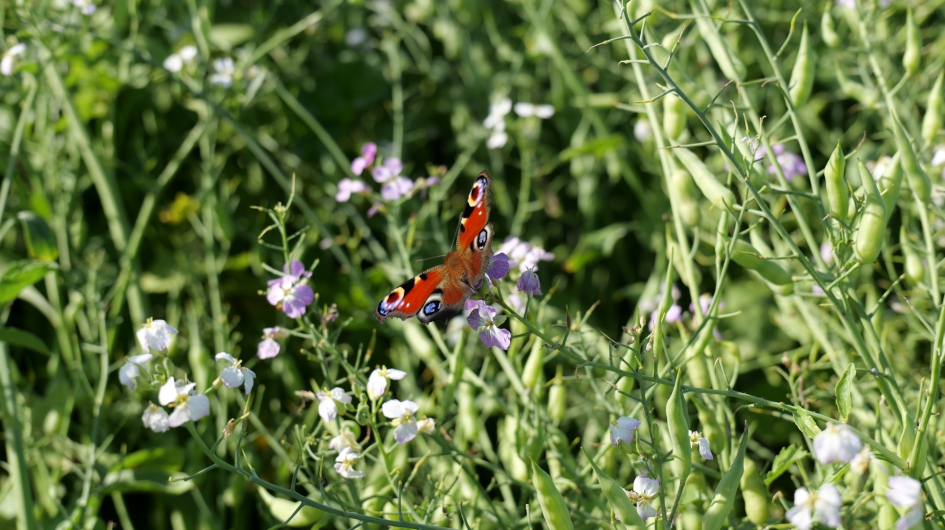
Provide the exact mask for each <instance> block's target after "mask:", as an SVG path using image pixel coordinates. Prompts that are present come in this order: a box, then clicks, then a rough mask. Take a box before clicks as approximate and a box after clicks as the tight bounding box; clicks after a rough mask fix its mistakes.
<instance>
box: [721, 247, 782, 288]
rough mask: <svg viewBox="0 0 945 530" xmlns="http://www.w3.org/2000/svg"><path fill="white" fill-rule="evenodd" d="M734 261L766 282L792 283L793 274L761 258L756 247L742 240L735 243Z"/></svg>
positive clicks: (775, 263)
mask: <svg viewBox="0 0 945 530" xmlns="http://www.w3.org/2000/svg"><path fill="white" fill-rule="evenodd" d="M732 244H733V245H734V248H733V249H732V261H734V262H735V263H738V264H739V265H741V266H742V267H744V268H746V269H748V270H751V271H755V272H757V273H758V274H759V275H760V276H761V277H762V278H764V279H765V280H767V281H769V282H771V283H773V284H775V285H788V284H790V283H792V280H791V273H790V272H788V271H786V270H784V268H783V267H781V266H780V265H778V263H777V262H775V261H771V260H766V259H763V258H762V257H761V252H759V251H758V250H757V249H756V248H755V247H753V246H751V245H749V244H748V243H747V242H745V241H742V240H741V239H736V240H735V241H734V242H733V243H732Z"/></svg>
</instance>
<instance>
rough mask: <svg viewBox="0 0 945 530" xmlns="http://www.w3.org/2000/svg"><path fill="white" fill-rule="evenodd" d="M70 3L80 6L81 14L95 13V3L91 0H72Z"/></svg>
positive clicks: (89, 14)
mask: <svg viewBox="0 0 945 530" xmlns="http://www.w3.org/2000/svg"><path fill="white" fill-rule="evenodd" d="M72 5H74V6H76V7H81V8H82V14H83V15H86V16H91V15H94V14H95V4H93V3H92V0H72Z"/></svg>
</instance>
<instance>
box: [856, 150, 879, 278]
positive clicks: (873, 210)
mask: <svg viewBox="0 0 945 530" xmlns="http://www.w3.org/2000/svg"><path fill="white" fill-rule="evenodd" d="M856 164H857V167H858V168H859V170H860V180H862V181H863V187H864V188H865V190H864V191H865V193H864V199H866V204H865V205H864V206H863V213H862V215H860V222H859V229H858V230H857V231H856V236H855V237H856V239H855V240H854V243H853V249H854V250H855V251H856V256H857V258H859V260H860V261H861V262H862V263H863V264H864V265H869V264H870V263H873V262H874V261H876V258H877V257H878V256H879V252H880V250H882V248H883V241H885V239H886V203H884V202H883V197H882V196H881V195H880V194H879V188H877V187H876V181H875V180H873V175H871V174H870V171H869V170H868V169H866V166H865V165H864V164H863V162H861V161H859V160H857V162H856Z"/></svg>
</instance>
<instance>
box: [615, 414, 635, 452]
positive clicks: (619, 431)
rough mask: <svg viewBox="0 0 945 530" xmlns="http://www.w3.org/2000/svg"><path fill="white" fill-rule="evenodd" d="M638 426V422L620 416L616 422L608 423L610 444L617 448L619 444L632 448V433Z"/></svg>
mask: <svg viewBox="0 0 945 530" xmlns="http://www.w3.org/2000/svg"><path fill="white" fill-rule="evenodd" d="M639 426H640V422H639V421H637V420H635V419H633V418H628V417H626V416H621V417H620V418H617V421H612V422H610V443H611V444H612V445H613V446H614V447H617V446H618V445H619V444H620V442H623V443H625V444H627V445H629V446H631V447H632V446H633V431H635V430H636V428H637V427H639Z"/></svg>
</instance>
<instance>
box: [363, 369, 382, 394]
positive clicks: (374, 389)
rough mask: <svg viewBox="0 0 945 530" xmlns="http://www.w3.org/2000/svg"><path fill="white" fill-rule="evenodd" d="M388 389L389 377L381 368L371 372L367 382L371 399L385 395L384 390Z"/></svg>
mask: <svg viewBox="0 0 945 530" xmlns="http://www.w3.org/2000/svg"><path fill="white" fill-rule="evenodd" d="M386 391H387V378H385V377H384V376H383V375H381V371H380V370H374V371H373V372H371V376H370V377H368V382H367V393H368V397H370V398H371V399H377V398H379V397H381V396H383V395H384V392H386Z"/></svg>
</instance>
